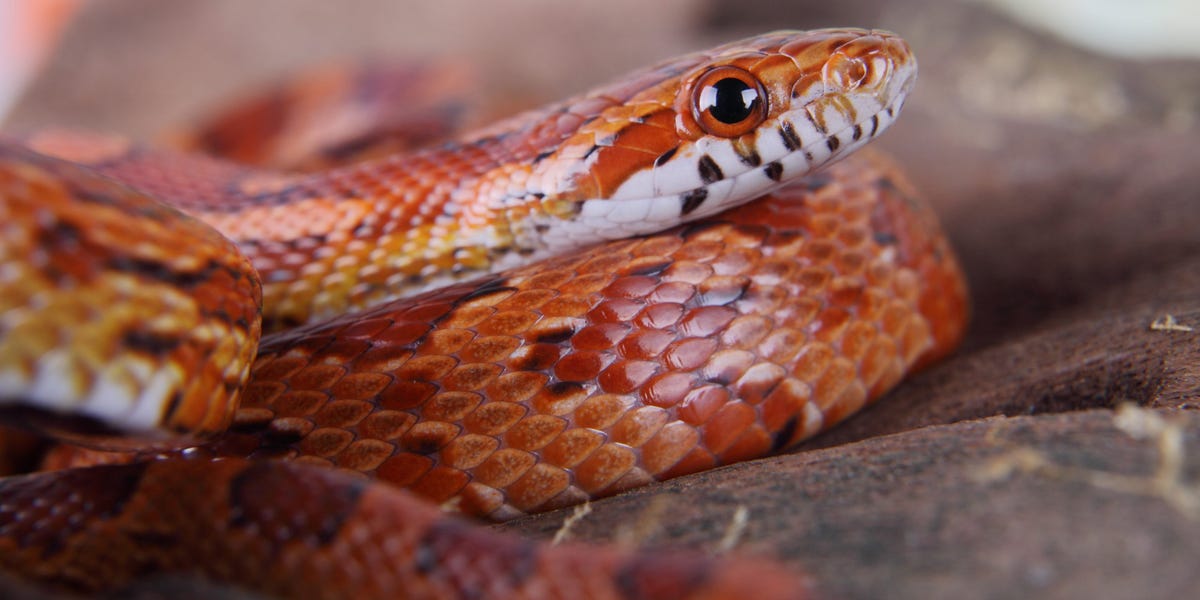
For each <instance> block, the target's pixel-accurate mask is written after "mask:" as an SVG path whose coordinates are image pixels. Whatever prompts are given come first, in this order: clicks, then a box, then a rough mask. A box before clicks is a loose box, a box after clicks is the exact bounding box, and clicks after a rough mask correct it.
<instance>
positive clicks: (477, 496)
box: [459, 481, 504, 520]
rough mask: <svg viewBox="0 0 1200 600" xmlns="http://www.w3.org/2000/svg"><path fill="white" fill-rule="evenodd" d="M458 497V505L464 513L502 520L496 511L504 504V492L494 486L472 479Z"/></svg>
mask: <svg viewBox="0 0 1200 600" xmlns="http://www.w3.org/2000/svg"><path fill="white" fill-rule="evenodd" d="M459 499H460V500H459V501H460V505H459V506H460V507H461V508H462V512H463V513H465V514H468V515H482V516H493V517H496V520H503V519H502V518H500V515H496V512H497V511H499V510H500V509H501V508H502V507H503V506H504V492H502V491H500V490H498V489H496V488H493V487H491V486H487V485H483V484H481V483H479V482H475V481H472V482H471V483H468V484H467V485H466V487H464V488H463V489H462V492H460V493H459Z"/></svg>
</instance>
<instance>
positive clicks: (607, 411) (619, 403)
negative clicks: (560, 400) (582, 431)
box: [574, 394, 636, 430]
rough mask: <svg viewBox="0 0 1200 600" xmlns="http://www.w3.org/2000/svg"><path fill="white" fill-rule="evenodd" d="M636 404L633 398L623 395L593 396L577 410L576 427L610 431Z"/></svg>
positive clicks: (575, 415) (575, 416)
mask: <svg viewBox="0 0 1200 600" xmlns="http://www.w3.org/2000/svg"><path fill="white" fill-rule="evenodd" d="M635 404H636V402H635V401H634V399H633V398H630V397H629V396H625V395H621V394H600V395H597V396H592V397H591V398H588V399H587V400H585V401H584V402H583V404H581V405H579V408H577V409H575V414H574V418H575V425H577V426H579V427H588V428H591V429H599V430H603V429H608V428H609V427H612V426H613V424H614V423H616V422H617V421H618V420H619V419H620V418H621V417H622V416H623V415H624V414H625V413H626V412H628V411H629V410H630V409H631V408H633V406H634V405H635Z"/></svg>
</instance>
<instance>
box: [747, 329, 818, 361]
mask: <svg viewBox="0 0 1200 600" xmlns="http://www.w3.org/2000/svg"><path fill="white" fill-rule="evenodd" d="M808 342H809V339H808V336H807V335H805V334H804V333H803V332H801V331H797V330H795V329H791V328H788V327H783V328H780V329H776V330H775V331H773V332H771V333H770V334H768V335H767V337H766V339H764V340H763V341H762V343H761V344H759V347H758V351H759V353H760V355H761V356H763V357H764V358H766V359H768V360H770V361H772V362H776V363H779V364H785V363H788V362H790V361H791V360H793V359H794V358H795V357H796V355H797V354H799V353H800V351H801V350H802V349H803V348H804V346H805V344H807V343H808Z"/></svg>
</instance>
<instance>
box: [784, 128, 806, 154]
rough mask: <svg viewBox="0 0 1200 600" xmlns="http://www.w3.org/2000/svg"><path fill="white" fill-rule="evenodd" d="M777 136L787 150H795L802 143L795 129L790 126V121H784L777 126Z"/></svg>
mask: <svg viewBox="0 0 1200 600" xmlns="http://www.w3.org/2000/svg"><path fill="white" fill-rule="evenodd" d="M779 137H780V138H781V139H782V140H783V147H784V148H787V149H788V151H789V152H795V151H796V150H799V149H800V147H801V146H803V145H804V142H802V141H801V140H800V136H799V135H796V129H795V128H794V127H792V124H791V123H786V122H785V123H784V124H783V125H780V126H779Z"/></svg>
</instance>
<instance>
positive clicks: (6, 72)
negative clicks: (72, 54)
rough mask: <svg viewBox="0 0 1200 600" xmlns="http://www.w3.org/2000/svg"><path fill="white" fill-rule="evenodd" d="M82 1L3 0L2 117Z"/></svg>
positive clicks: (0, 19) (0, 6)
mask: <svg viewBox="0 0 1200 600" xmlns="http://www.w3.org/2000/svg"><path fill="white" fill-rule="evenodd" d="M81 4H82V0H0V118H3V116H4V115H5V114H7V113H8V110H9V109H10V108H12V105H13V103H15V102H16V101H17V97H18V96H20V94H21V90H22V89H24V87H25V85H26V84H27V83H28V82H29V80H30V79H32V78H33V75H34V73H36V72H37V69H38V67H39V66H41V64H42V61H43V60H44V59H45V58H46V56H47V55H49V54H50V51H51V50H52V49H53V48H54V43H55V42H56V41H57V40H58V36H59V35H60V34H61V33H62V30H63V27H64V26H65V25H66V24H67V21H68V20H69V19H70V17H71V15H72V14H73V13H74V12H75V10H76V9H78V8H79V6H80V5H81Z"/></svg>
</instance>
